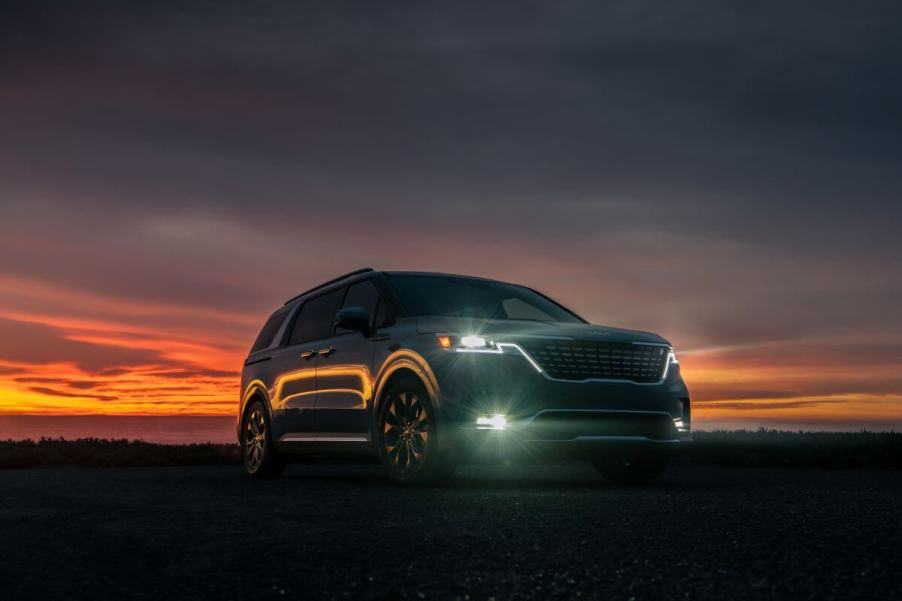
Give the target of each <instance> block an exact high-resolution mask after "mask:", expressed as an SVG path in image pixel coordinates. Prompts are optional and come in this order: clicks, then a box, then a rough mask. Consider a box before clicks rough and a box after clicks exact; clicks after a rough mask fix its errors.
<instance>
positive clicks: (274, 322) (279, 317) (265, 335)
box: [251, 307, 288, 353]
mask: <svg viewBox="0 0 902 601" xmlns="http://www.w3.org/2000/svg"><path fill="white" fill-rule="evenodd" d="M287 315H288V308H287V307H282V308H281V309H279V310H278V311H276V312H275V313H273V314H272V315H270V316H269V319H267V320H266V323H265V324H263V329H262V330H260V334H259V335H258V336H257V340H255V341H254V346H252V347H251V352H252V353H256V352H257V351H262V350H263V349H265V348H269V347H270V346H272V343H273V339H274V338H275V337H276V333H277V332H278V331H279V328H281V327H282V323H283V322H284V321H285V317H286V316H287Z"/></svg>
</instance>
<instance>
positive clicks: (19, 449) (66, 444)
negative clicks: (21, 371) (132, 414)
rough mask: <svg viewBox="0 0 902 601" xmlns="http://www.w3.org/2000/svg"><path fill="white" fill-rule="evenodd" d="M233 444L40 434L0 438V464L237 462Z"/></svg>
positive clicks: (13, 466)
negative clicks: (75, 437)
mask: <svg viewBox="0 0 902 601" xmlns="http://www.w3.org/2000/svg"><path fill="white" fill-rule="evenodd" d="M240 461H241V450H240V449H239V448H238V445H236V444H214V443H205V444H182V445H176V444H157V443H152V442H143V441H140V440H125V439H121V440H109V439H106V438H79V439H77V440H65V439H63V438H42V439H40V440H38V441H33V440H5V441H0V468H17V467H36V466H42V465H83V466H89V467H133V466H155V465H209V464H217V463H239V462H240Z"/></svg>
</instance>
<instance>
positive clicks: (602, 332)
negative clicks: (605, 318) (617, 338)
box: [586, 330, 611, 336]
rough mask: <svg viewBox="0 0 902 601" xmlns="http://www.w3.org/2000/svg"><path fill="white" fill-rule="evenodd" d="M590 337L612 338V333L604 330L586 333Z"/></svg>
mask: <svg viewBox="0 0 902 601" xmlns="http://www.w3.org/2000/svg"><path fill="white" fill-rule="evenodd" d="M586 333H587V334H588V335H589V336H610V335H611V333H610V332H606V331H604V330H589V331H588V332H586Z"/></svg>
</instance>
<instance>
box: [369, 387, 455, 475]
mask: <svg viewBox="0 0 902 601" xmlns="http://www.w3.org/2000/svg"><path fill="white" fill-rule="evenodd" d="M377 425H378V429H377V432H376V439H377V441H378V445H379V455H380V457H381V458H382V464H383V466H384V467H385V474H386V475H387V476H388V477H389V478H390V479H392V480H394V481H395V482H401V483H405V484H426V483H434V482H439V481H441V480H444V479H447V478H449V477H450V476H451V475H452V474H453V473H454V469H455V464H454V462H453V461H452V459H451V458H450V457H448V455H447V453H442V452H441V451H440V449H439V445H438V444H437V443H438V441H437V434H438V432H437V428H436V418H435V411H434V409H433V407H432V403H431V402H430V401H429V395H428V394H427V392H426V389H425V388H424V387H423V385H422V383H420V381H419V380H418V379H416V378H414V377H406V378H403V379H401V380H399V381H398V382H396V383H395V384H393V385H392V386H391V387H390V388H389V390H388V392H387V393H386V396H385V401H384V402H383V403H382V404H381V406H380V408H379V420H378V424H377Z"/></svg>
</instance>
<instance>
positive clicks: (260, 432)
mask: <svg viewBox="0 0 902 601" xmlns="http://www.w3.org/2000/svg"><path fill="white" fill-rule="evenodd" d="M241 456H242V457H243V458H244V469H245V471H247V473H248V474H250V475H251V476H254V477H255V478H275V477H277V476H279V475H281V473H282V472H283V471H284V470H285V462H284V461H283V460H282V458H281V457H279V454H278V452H277V451H276V447H275V445H274V444H273V441H272V433H271V427H270V422H269V414H268V413H267V412H266V407H264V406H263V403H262V402H260V401H254V403H253V404H252V405H251V406H250V407H249V408H248V410H247V411H246V412H245V414H244V421H243V422H242V424H241Z"/></svg>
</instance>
